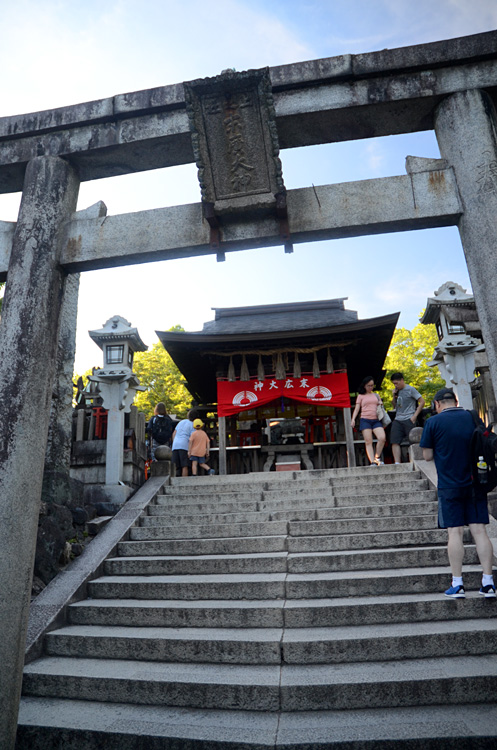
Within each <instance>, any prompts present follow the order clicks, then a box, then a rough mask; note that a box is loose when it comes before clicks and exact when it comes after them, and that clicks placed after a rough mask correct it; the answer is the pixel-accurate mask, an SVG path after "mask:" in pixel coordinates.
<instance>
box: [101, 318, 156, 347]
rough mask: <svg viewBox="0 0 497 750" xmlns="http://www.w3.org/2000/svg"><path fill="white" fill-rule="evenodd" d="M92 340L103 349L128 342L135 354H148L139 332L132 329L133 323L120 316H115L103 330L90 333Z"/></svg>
mask: <svg viewBox="0 0 497 750" xmlns="http://www.w3.org/2000/svg"><path fill="white" fill-rule="evenodd" d="M88 333H89V335H90V338H91V339H92V340H93V341H94V342H95V343H96V344H97V346H99V347H100V349H103V347H104V344H109V343H112V342H114V341H115V342H120V341H123V342H124V341H126V342H127V343H128V345H129V348H130V349H132V351H134V352H146V351H147V349H148V347H147V345H146V344H144V343H143V341H142V340H141V338H140V335H139V333H138V330H137V329H136V328H132V327H131V323H128V321H127V320H126V319H125V318H122V317H121V316H120V315H113V316H112V318H109V320H108V321H107V322H106V323H104V326H103V328H100V329H99V330H96V331H88Z"/></svg>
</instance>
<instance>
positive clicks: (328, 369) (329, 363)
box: [326, 347, 333, 373]
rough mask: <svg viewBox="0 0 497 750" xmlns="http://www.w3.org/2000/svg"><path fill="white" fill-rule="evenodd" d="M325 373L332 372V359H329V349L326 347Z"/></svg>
mask: <svg viewBox="0 0 497 750" xmlns="http://www.w3.org/2000/svg"><path fill="white" fill-rule="evenodd" d="M326 372H328V373H331V372H333V359H332V357H331V352H330V347H328V352H327V354H326Z"/></svg>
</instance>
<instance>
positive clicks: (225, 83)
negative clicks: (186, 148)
mask: <svg viewBox="0 0 497 750" xmlns="http://www.w3.org/2000/svg"><path fill="white" fill-rule="evenodd" d="M184 85H185V99H186V104H187V112H188V116H189V119H190V128H191V131H192V143H193V148H194V153H195V160H196V162H197V167H198V178H199V182H200V187H201V193H202V201H203V202H204V203H210V204H211V205H212V206H213V208H214V212H215V213H216V214H218V215H219V214H226V213H232V212H233V213H238V212H240V211H244V210H254V209H255V210H257V209H261V208H265V207H266V208H268V207H270V206H274V204H275V195H276V194H278V193H282V192H284V189H285V188H284V185H283V178H282V174H281V162H280V160H279V157H278V153H279V147H278V136H277V132H276V124H275V115H274V106H273V99H272V91H271V82H270V79H269V72H268V69H267V68H264V69H262V70H251V71H246V72H243V73H236V72H234V71H226V72H224V73H222V74H221V75H220V76H216V77H215V78H203V79H200V80H198V81H190V82H189V83H185V84H184Z"/></svg>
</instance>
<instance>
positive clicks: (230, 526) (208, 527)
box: [130, 521, 288, 541]
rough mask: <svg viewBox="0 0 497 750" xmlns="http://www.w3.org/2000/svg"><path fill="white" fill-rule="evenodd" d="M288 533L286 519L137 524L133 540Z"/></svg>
mask: <svg viewBox="0 0 497 750" xmlns="http://www.w3.org/2000/svg"><path fill="white" fill-rule="evenodd" d="M287 533H288V524H287V522H286V521H267V522H261V523H226V524H222V523H221V524H204V525H200V526H188V525H186V526H153V527H150V526H146V527H145V526H135V527H134V528H132V529H131V530H130V538H131V539H132V540H133V541H145V540H151V539H213V538H216V539H219V538H222V537H251V536H280V535H282V534H287Z"/></svg>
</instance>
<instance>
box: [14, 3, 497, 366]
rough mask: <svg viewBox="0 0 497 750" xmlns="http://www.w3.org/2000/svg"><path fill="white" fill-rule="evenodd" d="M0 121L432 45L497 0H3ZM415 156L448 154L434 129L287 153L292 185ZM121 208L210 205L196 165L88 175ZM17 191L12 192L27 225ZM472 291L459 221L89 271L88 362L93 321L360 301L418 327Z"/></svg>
mask: <svg viewBox="0 0 497 750" xmlns="http://www.w3.org/2000/svg"><path fill="white" fill-rule="evenodd" d="M0 10H1V14H2V16H1V17H2V44H0V70H2V88H1V91H2V96H1V100H0V116H3V115H15V114H20V113H24V112H32V111H37V110H40V109H48V108H51V107H59V106H64V105H68V104H75V103H77V102H81V101H88V100H91V99H98V98H102V97H106V96H113V95H115V94H119V93H124V92H127V91H135V90H138V89H146V88H151V87H154V86H162V85H166V84H169V83H176V82H178V81H184V80H191V79H193V78H198V77H204V76H211V75H216V74H218V73H219V72H220V71H221V70H223V69H225V68H228V67H234V68H236V69H237V70H244V69H247V68H250V67H263V66H266V65H269V66H272V65H280V64H286V63H292V62H297V61H300V60H308V59H314V58H319V57H330V56H333V55H339V54H346V53H360V52H369V51H374V50H379V49H384V48H386V47H388V48H394V47H401V46H406V45H410V44H419V43H424V42H430V41H436V40H438V39H447V38H451V37H456V36H464V35H466V34H473V33H478V32H481V31H488V30H490V29H495V28H497V1H496V0H472V1H471V2H469V1H468V0H437V1H436V2H433V0H418V2H416V3H413V2H412V0H349V1H348V2H347V3H346V2H344V0H315V1H310V2H306V1H305V0H304V1H302V2H296V1H295V0H285V2H283V1H280V0H273V2H271V3H267V2H262V0H250V2H249V1H248V0H219V1H218V0H211V1H210V2H208V3H207V2H205V0H183V2H181V3H178V2H173V1H171V2H170V1H169V0H162V2H159V1H158V0H141V2H139V3H138V2H132V1H131V0H109V1H108V2H107V3H105V4H102V3H100V2H96V1H95V0H87V1H86V2H84V3H81V2H79V1H78V0H72V1H71V0H44V2H43V3H40V2H39V1H38V0H17V2H16V3H11V2H10V1H9V0H0ZM409 154H412V155H416V156H425V157H437V156H439V152H438V147H437V143H436V139H435V136H434V134H433V133H432V132H427V133H418V134H414V135H409V136H395V137H388V138H377V139H372V140H362V141H355V142H348V143H340V144H331V145H326V146H317V147H307V148H300V149H292V150H285V151H282V152H281V158H282V163H283V176H284V180H285V184H286V186H287V187H288V188H295V187H305V186H309V185H311V184H314V185H319V184H327V183H334V182H343V181H349V180H360V179H368V178H372V177H384V176H389V175H395V174H404V173H405V167H404V161H405V157H406V156H407V155H409ZM97 200H103V201H104V202H105V203H106V204H107V207H108V212H109V214H119V213H125V212H128V211H138V210H143V209H147V208H157V207H161V206H167V205H174V204H178V203H190V202H196V201H198V200H199V189H198V183H197V179H196V170H195V167H194V165H187V166H183V167H177V168H174V169H169V170H155V171H152V172H148V173H142V174H139V175H128V176H125V177H119V178H112V179H108V180H99V181H95V182H91V183H83V184H82V186H81V190H80V197H79V204H78V207H79V208H86V207H87V206H89V205H91V204H92V203H95V202H96V201H97ZM18 204H19V195H12V196H10V195H9V196H0V220H5V221H15V218H16V215H17V207H18ZM449 279H450V280H453V281H456V282H458V283H460V284H462V285H463V286H464V287H466V288H468V287H469V279H468V275H467V270H466V265H465V262H464V256H463V251H462V248H461V244H460V241H459V235H458V232H457V230H456V229H455V228H449V229H438V230H429V231H428V230H427V231H422V232H405V233H400V234H388V235H378V236H374V237H361V238H352V239H347V240H336V241H334V242H319V243H313V244H306V245H296V246H295V252H294V253H293V254H292V255H285V254H284V252H283V248H279V247H278V248H267V249H263V250H261V249H259V250H252V251H245V252H243V253H233V254H228V256H227V260H226V262H225V263H217V262H216V260H215V258H214V257H211V256H209V257H206V258H191V259H187V260H182V261H168V262H163V263H154V264H143V265H140V266H130V267H128V268H123V269H108V270H105V271H98V272H97V271H95V272H88V273H85V274H83V275H82V280H81V293H80V304H79V316H78V340H77V358H76V370H77V371H78V372H82V371H83V370H86V369H88V368H89V367H91V366H92V365H99V364H101V354H100V350H99V349H98V348H97V347H96V345H95V344H94V343H93V342H92V341H91V340H90V339H89V337H88V330H89V329H93V328H100V327H101V326H102V324H103V323H104V322H105V321H106V320H107V318H109V317H110V316H111V315H114V314H116V313H117V314H120V315H122V316H124V317H125V318H127V319H128V320H129V321H130V322H131V323H132V324H133V325H136V326H137V327H138V330H139V332H140V334H141V336H142V338H143V340H144V341H145V342H146V343H147V344H148V345H152V344H153V343H155V342H156V341H157V338H156V336H155V330H156V329H158V330H165V329H167V328H170V327H171V326H172V325H175V324H181V325H183V326H184V328H185V329H186V330H199V329H200V328H201V327H202V323H203V322H204V321H205V320H209V319H211V318H212V317H213V313H212V311H211V308H212V307H229V306H234V305H253V304H269V303H271V302H291V301H299V300H308V299H328V298H332V297H348V301H347V303H346V304H347V306H348V307H349V308H351V309H355V310H357V311H358V313H359V316H360V317H361V318H365V317H371V316H376V315H385V314H388V313H391V312H395V311H400V312H401V319H400V323H401V325H404V326H406V327H408V328H412V327H413V326H414V325H415V324H416V322H417V319H418V314H419V312H420V310H421V309H422V308H423V306H424V304H425V301H426V298H427V297H428V296H431V295H432V293H433V291H434V290H435V289H437V288H438V287H439V286H440V284H442V283H443V282H444V281H447V280H449Z"/></svg>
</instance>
